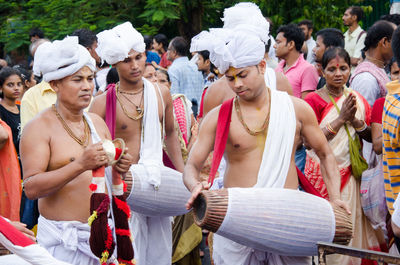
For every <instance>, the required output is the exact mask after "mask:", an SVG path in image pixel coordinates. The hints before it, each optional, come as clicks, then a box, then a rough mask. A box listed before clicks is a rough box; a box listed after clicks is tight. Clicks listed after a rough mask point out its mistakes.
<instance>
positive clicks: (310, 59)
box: [306, 37, 317, 64]
mask: <svg viewBox="0 0 400 265" xmlns="http://www.w3.org/2000/svg"><path fill="white" fill-rule="evenodd" d="M306 45H307V62H309V63H310V64H314V63H315V58H314V55H313V52H312V50H313V49H314V47H315V46H316V45H317V43H316V42H315V40H314V39H313V37H310V38H309V39H308V40H306Z"/></svg>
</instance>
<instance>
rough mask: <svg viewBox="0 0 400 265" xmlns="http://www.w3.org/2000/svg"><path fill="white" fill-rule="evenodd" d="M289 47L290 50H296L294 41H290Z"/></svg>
mask: <svg viewBox="0 0 400 265" xmlns="http://www.w3.org/2000/svg"><path fill="white" fill-rule="evenodd" d="M287 46H288V48H289V50H293V49H296V44H295V43H294V40H291V41H289V42H288V43H287Z"/></svg>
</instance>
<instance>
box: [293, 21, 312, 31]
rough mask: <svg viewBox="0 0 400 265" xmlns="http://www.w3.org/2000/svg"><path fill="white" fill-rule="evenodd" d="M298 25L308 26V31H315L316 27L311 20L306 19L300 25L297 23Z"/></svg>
mask: <svg viewBox="0 0 400 265" xmlns="http://www.w3.org/2000/svg"><path fill="white" fill-rule="evenodd" d="M297 25H298V26H299V27H300V26H302V25H306V26H307V28H308V29H313V28H314V25H313V23H312V21H311V20H309V19H304V20H302V21H300V22H299V23H297Z"/></svg>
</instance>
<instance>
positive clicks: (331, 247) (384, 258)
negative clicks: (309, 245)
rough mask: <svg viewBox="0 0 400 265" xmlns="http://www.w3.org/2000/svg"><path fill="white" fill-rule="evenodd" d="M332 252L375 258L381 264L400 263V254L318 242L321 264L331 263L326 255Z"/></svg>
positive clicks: (369, 258)
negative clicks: (327, 260) (394, 254)
mask: <svg viewBox="0 0 400 265" xmlns="http://www.w3.org/2000/svg"><path fill="white" fill-rule="evenodd" d="M330 254H342V255H346V256H352V257H358V258H362V259H368V260H375V261H377V262H378V264H380V265H384V264H386V263H390V264H400V257H399V256H393V255H390V254H387V253H384V252H379V251H372V250H365V249H360V248H353V247H348V246H343V245H338V244H333V243H323V242H318V260H319V265H329V264H327V263H326V255H330Z"/></svg>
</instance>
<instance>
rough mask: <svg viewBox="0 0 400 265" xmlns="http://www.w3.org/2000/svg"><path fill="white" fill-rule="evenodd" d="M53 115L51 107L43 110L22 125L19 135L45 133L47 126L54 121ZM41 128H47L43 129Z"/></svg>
mask: <svg viewBox="0 0 400 265" xmlns="http://www.w3.org/2000/svg"><path fill="white" fill-rule="evenodd" d="M55 117H56V116H55V114H54V112H53V111H52V109H51V108H47V109H45V110H43V111H42V112H40V113H39V114H37V115H36V116H35V117H34V118H33V119H32V120H30V121H29V122H28V123H27V124H26V125H25V126H24V129H23V131H22V135H21V137H24V135H29V136H31V135H32V134H39V135H47V132H48V131H49V130H48V128H49V126H51V124H53V123H54V118H55ZM43 128H47V129H46V130H43ZM29 136H28V137H29ZM25 137H26V136H25Z"/></svg>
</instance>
